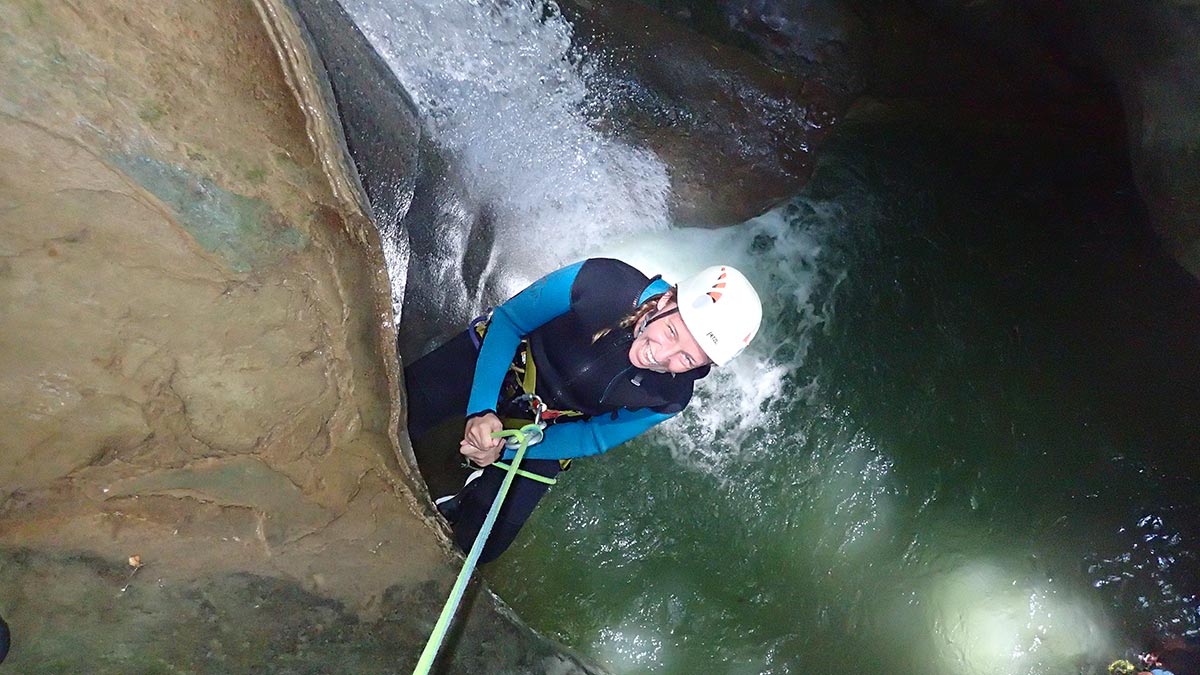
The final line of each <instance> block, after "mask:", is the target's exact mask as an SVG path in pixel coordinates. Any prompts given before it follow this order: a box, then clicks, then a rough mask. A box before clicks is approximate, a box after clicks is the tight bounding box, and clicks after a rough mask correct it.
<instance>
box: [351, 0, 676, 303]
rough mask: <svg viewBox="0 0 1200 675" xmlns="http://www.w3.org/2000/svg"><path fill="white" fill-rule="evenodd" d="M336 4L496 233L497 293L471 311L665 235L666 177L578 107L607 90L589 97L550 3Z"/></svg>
mask: <svg viewBox="0 0 1200 675" xmlns="http://www.w3.org/2000/svg"><path fill="white" fill-rule="evenodd" d="M345 6H346V9H347V11H349V12H350V14H351V15H352V16H353V17H354V19H355V21H356V23H358V25H359V26H360V27H361V28H362V30H363V33H364V34H365V35H366V36H367V38H368V39H369V40H370V41H371V43H372V44H373V45H374V46H375V48H376V49H377V50H378V51H379V52H380V53H381V54H382V55H383V57H384V58H385V60H386V61H387V63H388V64H389V66H390V67H391V68H392V69H393V71H394V72H395V73H396V76H397V77H398V79H399V80H400V82H401V84H403V85H404V87H405V89H406V90H408V92H409V93H410V95H411V96H412V98H413V100H414V102H415V103H416V105H417V107H418V109H419V111H420V113H421V115H422V119H423V122H424V124H425V125H426V126H427V128H428V131H429V135H430V137H431V138H432V139H433V140H434V142H435V143H436V144H437V145H438V146H439V147H440V148H441V149H442V151H443V152H444V153H445V154H446V155H447V156H448V157H449V158H450V161H451V163H452V165H453V166H454V167H455V170H457V171H458V172H459V173H460V175H461V177H462V179H463V181H464V183H465V189H466V192H467V198H468V199H469V201H470V202H471V203H472V204H473V205H476V206H478V207H479V208H480V209H482V210H484V211H486V212H487V214H488V216H489V218H490V219H491V222H492V224H493V226H494V227H495V229H496V236H495V246H494V251H493V252H492V255H491V262H490V263H489V264H488V265H487V266H486V267H487V271H488V273H489V274H494V275H496V276H498V277H499V279H498V280H497V282H496V283H494V284H493V285H492V286H493V288H494V289H495V295H496V297H495V298H476V299H475V300H476V303H477V304H482V303H485V302H487V301H488V300H492V301H494V300H496V299H497V298H499V299H502V297H507V295H509V294H511V293H514V292H516V291H517V290H520V288H521V287H523V286H524V285H525V284H527V283H528V282H529V281H531V280H533V279H535V278H537V277H539V276H541V275H542V274H544V273H546V272H549V271H551V270H553V269H556V268H557V267H559V266H561V265H562V264H564V263H567V262H570V261H574V260H576V259H578V258H580V257H582V252H583V251H584V250H586V249H588V248H591V247H594V246H595V245H597V244H599V243H601V242H612V241H618V240H621V239H624V238H625V237H628V236H630V235H632V234H636V233H641V232H646V231H655V230H658V231H661V230H664V229H666V227H667V225H668V220H667V199H668V196H669V194H670V180H669V177H668V175H667V171H666V168H665V167H664V166H663V164H662V162H660V161H659V160H658V158H657V157H656V156H655V155H654V154H653V153H651V152H649V151H646V150H643V149H639V148H635V147H631V146H629V145H627V144H625V143H623V142H621V141H619V140H617V139H615V138H613V137H612V136H611V135H609V134H606V133H604V132H602V131H600V130H599V124H600V123H601V122H602V120H599V119H596V118H594V117H592V115H591V113H590V112H589V111H591V110H594V109H595V105H594V104H591V103H588V101H589V99H594V98H597V97H599V98H603V96H604V95H605V94H604V92H589V91H588V86H587V84H586V81H587V74H588V73H587V71H588V69H589V68H590V67H591V65H590V64H591V63H592V62H593V61H592V59H590V58H588V55H587V54H585V53H583V52H580V51H578V50H576V49H575V48H574V47H573V46H572V45H571V35H572V27H571V25H570V23H568V22H567V21H566V20H565V19H564V18H563V17H562V16H561V15H560V14H559V12H558V8H557V6H556V5H555V4H554V3H553V2H542V1H534V2H500V3H493V2H478V1H470V0H456V1H451V2H446V1H445V0H404V1H398V0H348V1H347V2H346V3H345ZM448 222H451V223H453V222H455V221H454V219H449V220H448ZM458 222H461V219H460V220H459V221H458ZM564 234H565V235H566V236H564ZM465 246H466V244H465V243H462V244H460V245H459V246H457V247H455V246H446V247H445V250H444V252H443V253H442V258H443V261H444V262H446V263H447V264H448V265H450V266H451V267H454V266H456V265H458V264H460V262H459V261H461V260H462V258H463V257H464V255H465ZM454 271H455V272H457V269H455V270H454Z"/></svg>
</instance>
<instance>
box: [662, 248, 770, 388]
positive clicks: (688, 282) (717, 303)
mask: <svg viewBox="0 0 1200 675" xmlns="http://www.w3.org/2000/svg"><path fill="white" fill-rule="evenodd" d="M676 301H677V302H678V303H679V316H680V317H682V318H683V323H684V324H685V325H687V327H688V330H689V331H691V333H692V336H693V337H695V338H696V342H698V343H699V344H700V348H701V349H703V350H704V353H705V354H707V355H708V358H709V359H711V360H712V362H713V363H715V364H717V365H718V366H723V365H725V364H726V363H729V361H730V360H731V359H732V358H733V357H735V356H737V355H738V354H740V353H742V350H743V349H745V348H746V345H748V344H750V341H751V340H753V339H754V335H755V334H756V333H758V326H759V324H760V323H762V302H760V301H759V299H758V293H756V292H755V291H754V287H753V286H751V285H750V282H749V281H748V280H747V279H746V277H745V275H743V274H742V273H741V272H739V271H737V270H735V269H733V268H732V267H728V266H726V265H720V266H717V267H709V268H708V269H706V270H704V271H703V272H700V273H699V274H696V275H693V276H691V277H688V278H687V279H684V280H683V281H681V282H679V297H678V298H677V299H676Z"/></svg>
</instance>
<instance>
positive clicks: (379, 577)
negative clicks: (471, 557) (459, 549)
mask: <svg viewBox="0 0 1200 675" xmlns="http://www.w3.org/2000/svg"><path fill="white" fill-rule="evenodd" d="M299 26H300V24H299V21H298V18H297V16H295V14H294V12H293V10H292V9H291V8H290V6H289V5H286V4H284V3H282V2H280V1H279V0H260V1H258V2H255V1H252V0H215V1H214V2H206V3H190V2H184V1H182V0H167V1H165V2H158V1H156V2H150V1H143V0H127V1H123V2H116V1H114V0H92V1H89V2H71V1H64V2H59V3H44V2H41V1H39V0H5V1H4V2H0V62H3V63H5V67H4V68H3V69H0V233H2V234H0V312H2V313H3V326H4V330H3V331H2V332H0V405H2V406H3V410H4V413H3V417H2V419H3V421H4V424H2V425H0V614H2V615H3V616H4V617H5V618H6V619H7V621H8V623H9V624H10V625H11V626H12V631H13V650H12V653H11V654H10V656H9V663H8V664H6V665H10V667H12V668H13V669H14V672H130V671H136V672H145V671H152V670H171V671H178V670H184V671H194V672H250V671H255V672H260V671H267V672H270V671H279V670H286V671H289V672H294V671H296V670H303V671H326V672H329V671H333V672H396V671H403V670H408V669H411V667H412V665H413V664H414V663H415V661H416V656H417V654H418V652H419V650H420V647H421V646H422V645H423V643H424V640H425V637H426V635H427V633H428V631H429V629H430V628H431V626H432V623H433V620H434V619H435V618H436V615H437V612H438V610H439V609H440V603H441V601H442V599H443V598H444V595H445V593H446V591H448V589H449V584H450V582H451V580H452V579H453V575H454V573H455V571H456V569H457V563H456V560H457V556H456V554H454V553H453V552H452V551H451V549H450V547H449V545H448V543H447V540H446V538H445V536H444V533H443V532H442V531H441V530H440V529H439V526H438V525H437V524H436V522H435V521H434V520H433V519H432V517H431V515H430V510H429V504H428V499H427V495H426V494H425V492H424V488H423V486H422V484H421V483H420V481H419V479H417V478H415V476H416V473H415V470H414V467H413V464H412V460H411V451H409V450H408V449H407V444H406V443H405V442H404V440H403V439H402V438H398V437H397V432H396V429H397V428H398V423H399V420H400V417H401V416H402V403H401V401H399V400H398V399H399V393H398V392H399V391H400V388H399V369H398V364H397V362H396V358H395V353H394V346H393V345H394V339H395V335H394V332H393V330H392V328H391V320H392V312H391V303H390V297H389V289H388V285H387V279H386V274H385V271H384V267H383V263H382V259H381V253H380V242H379V239H378V236H377V234H376V231H375V229H374V227H373V226H372V224H371V222H370V221H369V219H368V218H367V217H366V216H365V215H364V214H365V209H366V200H365V196H364V195H363V194H362V191H361V188H359V187H358V183H357V180H356V178H355V174H354V172H353V169H352V167H351V166H350V164H349V162H348V159H347V156H346V153H345V148H344V146H343V145H342V143H341V133H340V129H339V127H338V121H337V118H336V116H331V115H330V111H329V109H328V106H327V104H328V95H327V94H328V85H327V84H326V83H325V82H324V80H323V78H322V75H321V71H320V67H319V63H320V62H319V60H316V59H314V57H313V55H312V54H311V52H310V50H309V49H308V47H307V45H306V43H305V41H304V40H303V32H302V31H301V29H300V28H299ZM133 556H137V557H136V558H134V557H133ZM464 623H465V626H464V627H463V628H462V629H460V631H459V633H458V635H457V637H455V638H454V640H453V641H452V645H451V647H450V650H449V651H450V654H449V655H448V656H447V657H446V658H445V659H443V662H442V665H443V668H444V669H445V670H448V671H452V672H530V671H535V672H536V671H542V670H552V669H554V670H557V671H558V672H571V671H577V670H583V669H585V667H584V666H582V665H581V664H580V663H579V662H578V661H577V660H575V659H574V658H573V657H571V656H569V655H565V654H563V653H561V651H560V650H559V649H558V648H557V647H556V646H554V645H553V644H551V643H549V642H547V641H545V640H543V639H542V638H540V637H538V636H537V635H535V634H533V633H532V632H531V631H529V630H528V629H526V628H525V627H523V626H522V625H521V624H520V623H519V622H518V621H517V620H516V619H515V618H514V617H511V616H510V615H509V614H508V613H507V612H505V611H504V610H503V608H502V607H501V606H500V605H499V604H498V601H496V600H495V599H494V597H493V596H491V595H490V594H487V593H481V594H478V596H477V597H476V599H475V601H474V603H473V605H472V609H471V611H470V613H469V618H468V620H467V621H465V622H464Z"/></svg>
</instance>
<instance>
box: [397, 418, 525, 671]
mask: <svg viewBox="0 0 1200 675" xmlns="http://www.w3.org/2000/svg"><path fill="white" fill-rule="evenodd" d="M492 437H493V438H510V439H512V440H515V441H516V442H517V454H516V455H515V456H514V457H513V458H512V462H511V463H510V464H509V465H508V466H507V467H505V468H506V469H507V475H506V476H504V482H503V483H501V484H500V491H499V492H497V493H496V498H495V499H494V500H492V508H490V509H488V513H487V517H486V518H484V520H483V527H482V528H480V530H479V535H478V536H477V537H475V543H474V544H472V545H471V551H470V552H469V553H467V561H466V562H465V563H463V568H462V571H460V572H459V573H458V578H457V579H455V580H454V587H453V588H452V589H450V597H449V598H447V599H446V604H445V606H443V607H442V614H441V616H439V617H438V620H437V623H436V624H434V626H433V634H432V635H430V636H429V641H428V642H426V643H425V650H424V651H423V652H421V658H420V660H418V661H417V668H416V670H414V671H413V675H428V673H429V671H430V669H431V668H433V660H434V659H435V658H437V653H438V649H439V648H440V647H441V646H442V641H443V640H445V639H446V632H447V631H448V630H449V628H450V620H451V619H453V618H454V613H455V612H457V611H458V605H459V603H460V602H462V597H463V593H464V592H465V591H466V590H467V582H468V581H470V579H471V573H472V572H474V571H475V565H476V563H478V562H479V555H480V554H481V553H483V546H484V544H485V543H487V540H488V536H490V535H491V534H492V527H493V526H494V525H495V524H496V516H497V515H498V514H499V513H500V504H502V503H503V502H504V497H505V495H507V494H508V488H509V487H511V486H512V482H513V478H515V477H516V476H517V472H518V469H517V467H518V466H520V464H521V460H522V459H523V458H524V457H525V450H526V449H527V448H528V447H529V445H530V443H533V442H536V441H535V440H534V439H538V440H540V439H541V437H542V428H541V427H539V426H538V425H537V424H526V425H525V426H523V427H521V428H520V429H506V430H504V431H497V432H496V433H494V434H492Z"/></svg>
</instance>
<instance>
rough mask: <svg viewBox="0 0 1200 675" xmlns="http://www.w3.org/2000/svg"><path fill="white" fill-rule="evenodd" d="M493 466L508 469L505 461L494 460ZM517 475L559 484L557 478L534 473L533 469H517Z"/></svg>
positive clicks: (541, 481) (540, 481)
mask: <svg viewBox="0 0 1200 675" xmlns="http://www.w3.org/2000/svg"><path fill="white" fill-rule="evenodd" d="M492 466H494V467H496V468H497V469H504V470H505V471H508V465H507V464H505V463H504V462H492ZM517 475H518V476H524V477H525V478H528V479H529V480H536V481H537V482H539V483H545V484H546V485H556V484H558V479H557V478H547V477H545V476H542V475H539V474H536V473H533V472H532V471H526V470H525V469H517Z"/></svg>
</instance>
